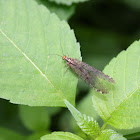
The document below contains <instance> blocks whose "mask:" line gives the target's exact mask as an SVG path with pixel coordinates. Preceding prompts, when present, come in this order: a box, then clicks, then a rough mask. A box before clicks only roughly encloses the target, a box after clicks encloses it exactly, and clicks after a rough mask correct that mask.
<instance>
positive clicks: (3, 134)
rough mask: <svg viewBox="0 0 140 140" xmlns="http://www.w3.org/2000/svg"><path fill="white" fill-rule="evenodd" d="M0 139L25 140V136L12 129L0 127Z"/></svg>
mask: <svg viewBox="0 0 140 140" xmlns="http://www.w3.org/2000/svg"><path fill="white" fill-rule="evenodd" d="M0 139H1V140H10V139H11V140H14V139H16V140H25V139H26V137H24V136H22V135H21V134H18V133H16V132H14V131H12V130H9V129H6V128H2V127H1V128H0Z"/></svg>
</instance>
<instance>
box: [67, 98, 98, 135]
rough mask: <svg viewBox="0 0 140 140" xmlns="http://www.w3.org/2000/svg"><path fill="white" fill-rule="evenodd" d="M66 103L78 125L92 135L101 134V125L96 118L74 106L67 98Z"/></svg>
mask: <svg viewBox="0 0 140 140" xmlns="http://www.w3.org/2000/svg"><path fill="white" fill-rule="evenodd" d="M65 104H66V106H67V107H68V109H69V110H70V112H71V114H72V115H73V117H74V119H75V120H76V122H77V124H78V126H79V127H80V128H81V129H82V131H83V132H84V133H86V134H87V135H89V136H91V137H95V136H98V135H99V134H100V127H99V125H98V122H97V121H96V120H94V119H93V118H92V117H90V116H86V115H85V114H84V115H83V114H81V113H80V112H79V111H78V110H77V109H76V108H75V107H74V106H72V105H71V104H70V103H69V102H68V101H67V100H65Z"/></svg>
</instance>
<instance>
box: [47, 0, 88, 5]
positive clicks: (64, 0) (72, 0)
mask: <svg viewBox="0 0 140 140" xmlns="http://www.w3.org/2000/svg"><path fill="white" fill-rule="evenodd" d="M49 1H55V2H56V3H57V4H66V5H71V4H72V3H79V2H85V1H88V0H49Z"/></svg>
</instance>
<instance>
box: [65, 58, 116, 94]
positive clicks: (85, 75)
mask: <svg viewBox="0 0 140 140" xmlns="http://www.w3.org/2000/svg"><path fill="white" fill-rule="evenodd" d="M71 61H72V63H69V62H67V64H68V65H69V66H70V67H71V69H72V70H73V71H74V72H75V73H76V74H77V75H78V76H79V77H80V78H81V79H83V80H84V81H85V82H86V83H87V84H89V85H90V86H91V87H93V88H95V90H96V91H97V92H100V93H108V90H107V89H106V88H105V86H104V85H103V84H102V83H101V79H103V80H106V81H108V82H112V83H113V82H114V80H113V79H112V78H111V77H109V76H108V75H106V74H104V73H102V72H101V71H99V70H97V69H95V68H93V67H91V66H89V65H88V64H86V63H84V62H82V61H79V60H77V59H72V58H71Z"/></svg>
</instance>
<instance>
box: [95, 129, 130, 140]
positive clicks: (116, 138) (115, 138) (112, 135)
mask: <svg viewBox="0 0 140 140" xmlns="http://www.w3.org/2000/svg"><path fill="white" fill-rule="evenodd" d="M96 140H127V139H126V138H124V137H123V136H122V135H121V134H118V133H117V132H115V131H114V130H111V129H106V130H103V131H102V133H101V135H100V136H99V137H98V138H96Z"/></svg>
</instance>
